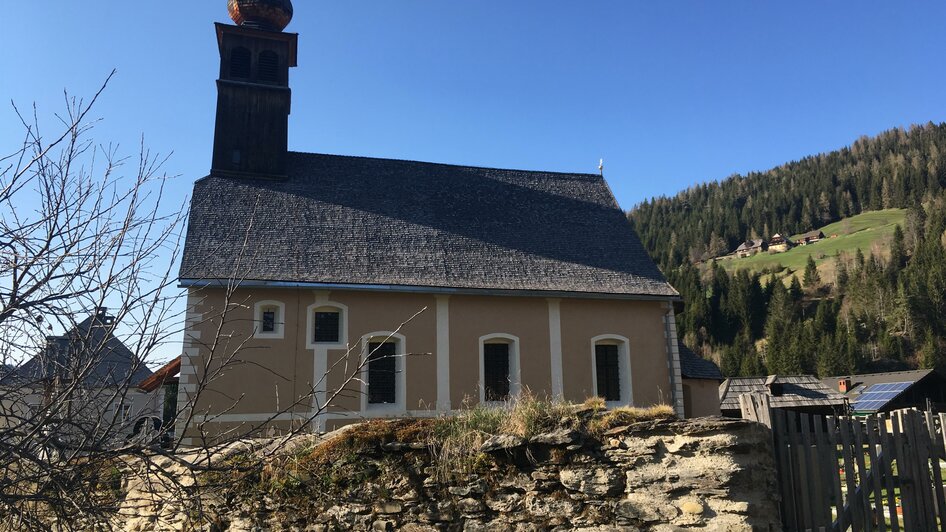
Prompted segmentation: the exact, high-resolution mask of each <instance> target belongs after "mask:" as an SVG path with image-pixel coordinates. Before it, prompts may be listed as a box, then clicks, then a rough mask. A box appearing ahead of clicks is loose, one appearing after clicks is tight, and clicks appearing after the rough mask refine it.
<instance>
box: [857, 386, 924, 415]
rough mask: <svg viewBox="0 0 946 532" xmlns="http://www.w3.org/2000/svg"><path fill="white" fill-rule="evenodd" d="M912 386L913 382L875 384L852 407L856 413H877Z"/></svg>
mask: <svg viewBox="0 0 946 532" xmlns="http://www.w3.org/2000/svg"><path fill="white" fill-rule="evenodd" d="M910 386H913V383H912V382H884V383H880V384H874V385H873V386H869V387H868V388H867V389H866V390H864V393H862V394H861V395H859V396H858V397H857V400H856V401H854V404H853V405H851V406H852V407H853V408H854V410H855V411H856V412H876V411H877V410H880V409H881V408H883V407H884V406H885V405H886V404H887V403H889V402H890V401H892V400H894V399H896V398H897V396H899V395H900V394H901V393H903V392H904V390H906V389H907V388H909V387H910Z"/></svg>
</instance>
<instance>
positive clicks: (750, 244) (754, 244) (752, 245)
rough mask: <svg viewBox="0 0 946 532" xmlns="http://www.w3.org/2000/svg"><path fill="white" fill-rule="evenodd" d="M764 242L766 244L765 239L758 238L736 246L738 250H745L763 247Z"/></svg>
mask: <svg viewBox="0 0 946 532" xmlns="http://www.w3.org/2000/svg"><path fill="white" fill-rule="evenodd" d="M763 244H765V240H763V239H761V238H760V239H758V240H746V241H745V242H743V243H742V244H739V247H738V248H736V251H745V250H748V249H755V248H760V247H762V245H763Z"/></svg>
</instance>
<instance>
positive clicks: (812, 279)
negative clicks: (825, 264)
mask: <svg viewBox="0 0 946 532" xmlns="http://www.w3.org/2000/svg"><path fill="white" fill-rule="evenodd" d="M819 284H821V275H820V274H819V273H818V266H817V265H816V264H815V259H813V258H811V255H808V262H807V263H806V264H805V288H814V287H816V286H818V285H819Z"/></svg>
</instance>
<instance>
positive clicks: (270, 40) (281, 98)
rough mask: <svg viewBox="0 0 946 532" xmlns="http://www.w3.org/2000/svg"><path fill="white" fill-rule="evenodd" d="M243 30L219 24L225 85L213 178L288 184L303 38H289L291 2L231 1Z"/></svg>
mask: <svg viewBox="0 0 946 532" xmlns="http://www.w3.org/2000/svg"><path fill="white" fill-rule="evenodd" d="M228 6H229V11H230V17H231V18H232V19H233V21H234V22H236V23H237V24H238V25H237V26H232V25H229V24H217V25H216V28H217V45H218V48H219V50H220V79H218V80H217V119H216V124H215V127H214V147H213V162H212V165H211V174H212V175H217V176H225V177H248V178H268V179H284V178H285V177H286V174H287V170H286V164H287V159H288V151H289V111H290V106H291V91H290V89H289V69H290V68H291V67H295V66H296V54H297V50H298V43H297V41H298V35H296V34H294V33H283V31H282V30H283V29H284V28H285V27H286V26H287V25H288V24H289V21H290V20H292V2H291V1H290V0H230V1H229V4H228Z"/></svg>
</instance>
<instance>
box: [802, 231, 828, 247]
mask: <svg viewBox="0 0 946 532" xmlns="http://www.w3.org/2000/svg"><path fill="white" fill-rule="evenodd" d="M823 238H824V233H823V232H821V231H818V230H815V231H808V232H807V233H805V234H803V235H801V236H799V237H798V238H797V239H796V240H795V241H796V242H797V243H798V245H799V246H807V245H808V244H814V243H815V242H818V241H819V240H822V239H823Z"/></svg>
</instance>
